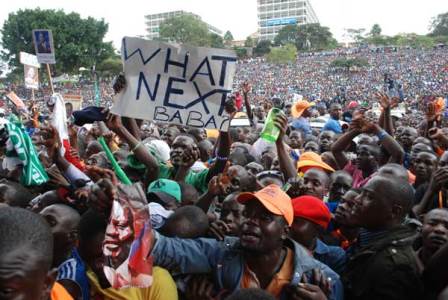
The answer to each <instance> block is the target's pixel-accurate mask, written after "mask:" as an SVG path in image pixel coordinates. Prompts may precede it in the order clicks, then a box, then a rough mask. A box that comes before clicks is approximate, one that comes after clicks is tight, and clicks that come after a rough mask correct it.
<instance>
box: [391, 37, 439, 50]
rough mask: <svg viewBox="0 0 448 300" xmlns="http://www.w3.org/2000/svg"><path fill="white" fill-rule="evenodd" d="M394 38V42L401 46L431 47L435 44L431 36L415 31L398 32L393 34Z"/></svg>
mask: <svg viewBox="0 0 448 300" xmlns="http://www.w3.org/2000/svg"><path fill="white" fill-rule="evenodd" d="M395 39H396V43H395V44H396V45H397V46H401V47H414V48H432V47H434V45H435V40H434V39H433V38H432V37H430V36H427V35H418V34H415V33H404V34H399V35H396V36H395Z"/></svg>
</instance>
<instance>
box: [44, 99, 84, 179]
mask: <svg viewBox="0 0 448 300" xmlns="http://www.w3.org/2000/svg"><path fill="white" fill-rule="evenodd" d="M50 101H51V102H50V104H51V105H53V113H52V114H51V116H50V124H51V125H52V126H53V127H54V128H56V130H57V131H58V132H59V138H60V140H61V144H62V146H63V147H61V155H62V156H64V157H65V159H67V161H69V162H70V163H72V164H73V165H74V166H75V167H77V168H78V169H80V170H81V171H82V170H84V166H83V164H82V163H81V162H80V161H79V160H78V159H77V158H76V157H74V156H73V155H72V154H71V151H70V140H69V136H68V127H67V112H66V110H65V102H64V98H63V97H62V95H61V94H59V93H54V94H53V95H52V96H51V99H50Z"/></svg>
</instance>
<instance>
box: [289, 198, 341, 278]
mask: <svg viewBox="0 0 448 300" xmlns="http://www.w3.org/2000/svg"><path fill="white" fill-rule="evenodd" d="M292 206H293V208H294V222H293V223H292V226H291V233H290V235H291V238H292V239H293V240H295V241H296V242H298V243H300V244H301V245H303V246H304V247H306V248H307V249H308V250H309V251H310V252H311V253H312V255H313V257H314V258H315V259H317V260H319V261H320V262H322V263H324V264H326V265H327V266H329V267H330V268H332V269H333V270H334V271H335V272H337V273H338V274H341V273H342V271H343V269H344V266H345V261H346V258H345V252H344V250H343V249H342V248H340V247H335V246H328V245H327V244H325V243H324V242H322V241H321V240H320V239H319V236H320V235H321V234H322V233H323V232H324V230H326V229H327V227H328V224H330V220H331V213H330V210H329V209H328V207H327V206H326V205H325V203H324V202H323V201H322V200H320V199H319V198H316V197H313V196H300V197H298V198H295V199H292Z"/></svg>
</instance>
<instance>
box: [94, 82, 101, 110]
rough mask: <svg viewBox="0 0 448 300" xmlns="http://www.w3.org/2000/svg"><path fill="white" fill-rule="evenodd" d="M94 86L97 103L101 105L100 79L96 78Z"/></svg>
mask: <svg viewBox="0 0 448 300" xmlns="http://www.w3.org/2000/svg"><path fill="white" fill-rule="evenodd" d="M94 87H95V105H96V106H100V98H101V97H100V89H99V88H98V81H97V80H95V84H94Z"/></svg>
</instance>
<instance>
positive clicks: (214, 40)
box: [209, 33, 224, 48]
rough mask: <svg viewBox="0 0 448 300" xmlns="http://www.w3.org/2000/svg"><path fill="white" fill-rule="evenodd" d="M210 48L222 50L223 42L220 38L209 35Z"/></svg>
mask: <svg viewBox="0 0 448 300" xmlns="http://www.w3.org/2000/svg"><path fill="white" fill-rule="evenodd" d="M209 38H210V47H212V48H224V40H223V38H222V36H220V35H218V34H216V33H210V35H209Z"/></svg>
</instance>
